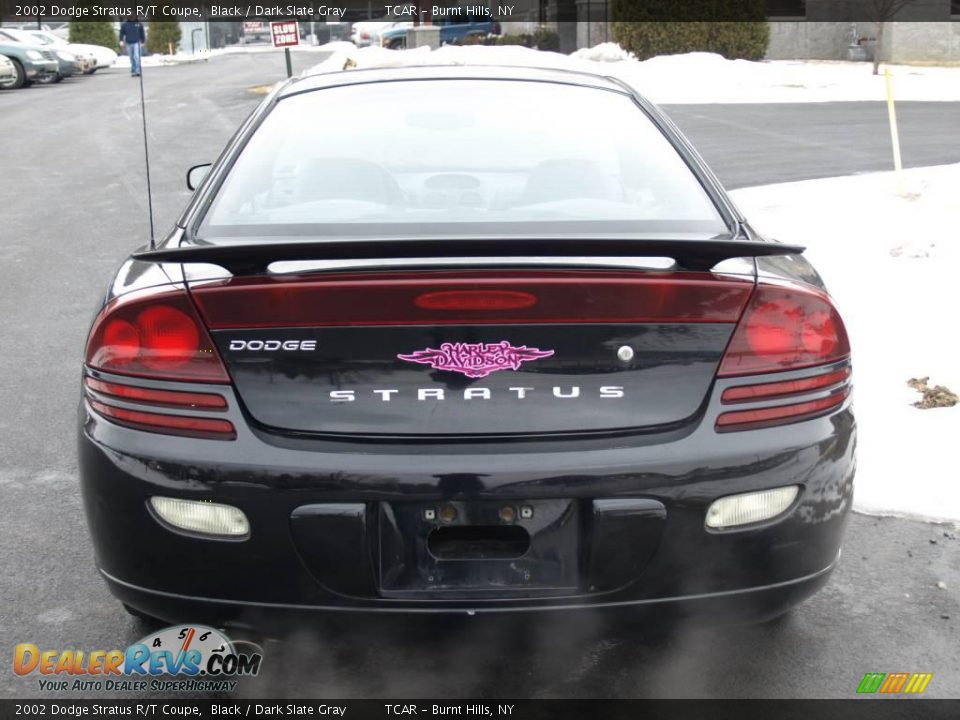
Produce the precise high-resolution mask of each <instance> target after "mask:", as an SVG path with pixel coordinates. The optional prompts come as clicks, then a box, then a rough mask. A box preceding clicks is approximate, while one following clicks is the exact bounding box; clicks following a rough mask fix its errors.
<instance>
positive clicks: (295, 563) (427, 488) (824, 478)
mask: <svg viewBox="0 0 960 720" xmlns="http://www.w3.org/2000/svg"><path fill="white" fill-rule="evenodd" d="M220 390H221V391H222V390H223V388H222V387H221V388H220ZM230 401H231V407H233V408H236V407H237V403H236V402H235V399H234V398H230ZM714 411H715V408H713V407H710V408H708V409H707V411H706V421H704V422H701V423H700V424H699V426H698V427H697V428H696V429H695V430H693V431H692V432H690V433H687V434H686V435H684V436H683V437H676V438H673V439H668V440H666V441H665V439H664V438H659V439H658V440H657V442H653V441H651V440H650V439H649V438H647V439H644V438H643V437H636V438H596V439H590V440H582V441H573V440H566V441H550V442H547V441H536V442H534V441H531V442H522V443H488V444H486V445H482V444H474V445H466V444H463V443H460V444H444V445H440V444H424V443H421V444H394V445H386V444H384V445H374V444H370V443H348V442H343V441H319V440H318V441H309V442H306V441H294V440H283V441H281V440H280V439H278V438H275V437H273V438H271V437H266V436H263V435H262V434H258V433H256V432H253V431H251V430H250V429H249V428H242V427H241V426H240V425H239V424H238V431H239V433H238V438H237V440H236V441H234V442H220V441H212V440H195V439H188V438H177V437H170V436H164V435H156V434H152V433H145V432H140V431H136V430H130V429H126V428H123V427H119V426H117V425H114V424H112V423H110V422H109V421H106V420H104V419H102V418H100V417H99V416H97V415H95V414H93V413H91V412H90V410H89V408H88V407H87V406H86V404H82V406H81V410H80V422H81V432H80V448H79V449H80V471H81V485H82V490H83V497H84V502H85V508H86V512H87V517H88V521H89V525H90V529H91V534H92V537H93V540H94V546H95V550H96V557H97V563H98V566H99V567H100V569H101V571H102V573H103V574H104V576H105V577H106V579H107V581H108V584H109V586H110V588H111V590H112V592H113V593H114V594H115V595H116V596H117V597H119V598H120V599H122V600H123V601H124V602H126V603H128V604H130V605H132V606H134V607H136V608H138V609H140V610H142V611H143V612H146V613H148V614H151V615H154V616H157V617H160V618H163V619H167V620H171V621H177V620H192V621H201V620H204V621H208V622H221V623H227V624H229V623H235V624H257V625H259V624H263V623H266V622H267V621H268V618H270V617H276V616H278V615H279V616H283V617H287V618H291V617H304V616H306V617H311V616H319V615H322V614H324V613H335V612H347V611H350V612H360V613H398V612H406V613H431V612H439V613H451V612H453V613H461V612H465V611H469V612H515V611H561V610H576V611H583V610H588V609H590V610H600V609H604V610H609V611H611V612H615V611H618V610H619V611H625V612H631V613H632V612H637V611H641V610H645V609H650V610H653V609H670V610H671V611H676V612H679V613H682V614H688V613H697V614H699V613H708V614H718V615H723V616H734V617H742V618H744V619H749V618H753V619H762V618H764V617H768V616H772V615H776V614H778V613H779V612H783V611H784V610H786V609H787V608H789V607H790V606H791V605H793V604H795V603H796V602H799V601H800V600H802V599H803V598H805V597H807V596H808V595H810V594H811V593H813V592H815V591H816V590H817V589H818V588H819V587H820V586H821V585H822V584H823V583H824V582H826V579H827V577H828V575H829V572H830V570H831V569H832V568H833V566H834V564H835V562H836V559H837V557H838V554H839V549H840V544H841V539H842V533H843V529H844V526H845V524H846V519H847V514H848V512H849V509H850V505H851V501H852V492H853V475H854V465H855V463H854V446H855V422H854V417H853V413H852V410H851V408H850V403H849V400H848V401H847V402H845V403H844V405H843V406H842V407H841V408H840V409H839V410H837V411H836V412H833V413H831V414H830V415H827V416H824V417H820V418H817V419H814V420H808V421H805V422H801V423H797V424H795V425H790V426H786V427H781V428H769V429H762V430H752V431H747V432H740V433H729V434H724V435H719V434H717V433H716V432H715V431H714V430H713V427H712V420H711V414H712V413H713V412H714ZM784 485H799V486H800V487H801V493H800V496H799V498H798V500H797V501H796V502H795V503H794V505H793V506H792V508H791V509H789V510H788V511H787V512H786V513H785V514H784V515H782V516H780V517H778V518H775V519H774V520H772V521H769V522H766V523H760V524H757V525H755V526H745V527H744V528H742V529H738V530H728V531H724V532H714V531H709V530H707V529H706V528H705V526H704V517H705V514H706V510H707V507H708V506H709V505H710V503H711V502H712V501H713V500H715V499H716V498H718V497H721V496H724V495H730V494H735V493H740V492H749V491H755V490H761V489H766V488H773V487H779V486H784ZM154 495H163V496H168V497H182V498H189V499H198V500H200V499H202V500H212V501H215V502H221V503H227V504H231V505H235V506H237V507H239V508H241V509H242V510H243V511H244V512H245V513H246V514H247V516H248V518H249V520H250V525H251V534H250V536H249V538H248V539H246V540H243V541H228V540H209V539H201V538H197V537H193V536H189V535H187V534H184V533H180V532H176V531H172V530H170V529H169V528H168V527H166V526H164V525H162V524H161V523H160V522H159V521H158V520H157V519H156V518H155V517H154V515H153V514H152V512H151V511H150V510H149V509H148V501H149V498H150V497H151V496H154ZM557 499H563V500H565V501H569V502H570V504H571V506H573V507H576V508H577V509H578V515H577V516H576V519H575V523H576V525H577V537H578V541H577V543H576V545H575V547H574V549H573V550H572V551H571V552H570V553H566V554H564V553H563V552H561V550H560V545H557V547H556V553H554V555H556V556H557V557H559V558H560V559H561V561H563V562H568V563H569V562H571V557H570V555H571V554H572V555H576V563H575V564H574V566H573V574H572V575H568V576H567V579H569V578H570V577H573V581H572V583H563V582H558V583H556V586H555V587H552V588H548V589H546V590H544V589H542V588H540V589H537V588H535V587H534V588H531V589H529V591H526V590H525V589H524V588H522V587H517V586H513V587H509V588H506V589H505V590H503V591H502V592H501V591H499V590H495V589H494V587H498V586H494V587H491V588H488V589H487V591H486V592H474V593H472V594H471V593H457V592H454V593H451V592H447V591H433V592H427V591H422V588H420V589H419V590H417V591H414V592H407V593H406V594H405V593H404V592H395V591H394V590H395V589H396V588H393V589H391V588H390V587H388V585H389V583H386V582H385V580H384V578H385V574H384V572H383V568H384V562H385V561H384V559H383V557H382V553H381V547H382V545H381V536H382V535H383V533H384V527H385V526H384V525H383V523H382V522H380V520H378V518H380V517H382V516H383V514H384V513H387V514H388V515H389V514H390V513H391V512H394V513H397V514H399V513H400V512H401V510H403V509H406V510H403V511H404V512H406V511H409V510H410V509H411V508H413V509H414V510H415V509H416V508H418V507H420V506H421V505H427V504H433V503H436V504H440V503H444V502H454V503H457V502H462V503H484V502H489V503H500V502H505V503H512V504H514V505H517V506H519V505H520V504H522V503H525V502H529V503H532V504H534V505H537V504H538V503H545V504H549V502H550V501H554V500H557ZM610 501H614V502H613V503H612V504H611V502H610ZM622 501H627V504H628V505H630V504H631V503H632V504H633V505H636V503H637V502H639V503H640V505H639V507H640V508H641V509H642V507H657V506H659V507H661V508H662V510H663V512H662V513H659V514H658V513H656V512H654V513H652V514H651V513H647V514H646V515H644V513H643V512H640V514H639V515H637V516H634V517H632V518H630V519H629V521H628V522H627V524H626V526H624V525H620V526H617V525H616V524H615V523H614V524H613V525H610V524H609V523H608V524H607V525H604V524H603V522H600V520H601V519H602V518H600V517H599V515H598V510H597V508H598V507H600V508H601V509H602V508H604V507H607V508H609V507H611V506H618V503H619V505H620V506H622V505H623V503H622ZM644 503H646V505H644ZM331 505H335V506H336V507H338V508H343V507H347V508H348V509H349V508H354V509H356V508H359V511H358V512H357V513H355V516H356V517H357V518H358V519H359V520H362V522H360V525H357V526H351V525H349V524H343V523H341V524H340V525H333V526H331V525H322V524H317V525H310V526H309V529H308V532H306V533H304V532H299V531H298V530H297V529H296V528H295V520H294V518H295V516H297V515H298V512H299V513H300V514H301V515H302V514H303V509H304V508H316V507H324V506H326V507H329V506H331ZM537 506H538V505H537ZM307 515H310V513H307ZM347 515H349V513H347ZM328 516H329V514H328ZM654 516H656V517H654ZM607 519H609V518H607ZM341 520H342V518H341ZM359 520H358V521H359ZM311 522H312V521H311ZM344 522H346V521H344ZM567 537H568V538H569V536H567ZM550 551H551V548H550V547H547V548H546V551H545V555H549V554H550ZM501 562H504V563H505V564H504V566H503V567H504V568H507V567H508V565H509V563H508V562H507V561H501ZM601 566H602V567H603V568H606V570H605V571H604V572H606V574H604V572H601V571H600V570H599V569H598V568H601ZM611 568H612V570H611ZM408 569H409V568H408ZM416 571H417V569H416V568H414V569H413V571H412V572H413V575H414V576H415V575H416ZM598 573H599V574H598ZM611 573H612V574H611ZM618 573H620V574H618ZM598 577H599V578H600V579H599V580H597V578H598ZM411 587H413V586H412V585H408V586H405V589H410V588H411Z"/></svg>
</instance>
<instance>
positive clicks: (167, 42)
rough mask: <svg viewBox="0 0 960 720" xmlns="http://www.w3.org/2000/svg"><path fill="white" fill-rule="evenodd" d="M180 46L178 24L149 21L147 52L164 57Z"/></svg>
mask: <svg viewBox="0 0 960 720" xmlns="http://www.w3.org/2000/svg"><path fill="white" fill-rule="evenodd" d="M179 46H180V23H179V22H178V21H176V20H151V21H150V22H149V24H148V25H147V50H149V51H150V52H152V53H160V54H161V55H166V54H168V53H169V52H170V49H171V48H172V49H173V52H176V51H177V48H178V47H179Z"/></svg>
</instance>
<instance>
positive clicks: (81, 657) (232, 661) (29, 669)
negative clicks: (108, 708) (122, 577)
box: [13, 625, 263, 692]
mask: <svg viewBox="0 0 960 720" xmlns="http://www.w3.org/2000/svg"><path fill="white" fill-rule="evenodd" d="M262 660H263V653H262V650H261V649H260V647H259V646H257V645H255V644H253V643H249V642H246V641H239V640H238V641H234V640H231V639H230V638H228V637H227V636H226V635H224V634H223V633H222V632H221V631H219V630H216V629H214V628H211V627H206V626H204V625H174V626H172V627H168V628H164V629H163V630H159V631H158V632H155V633H151V634H149V635H147V636H145V637H143V638H141V639H140V640H139V641H137V642H135V643H134V644H133V645H131V646H130V647H128V648H127V649H126V650H89V651H84V650H57V649H41V648H39V647H38V646H37V645H35V644H33V643H20V644H19V645H17V646H16V647H15V648H14V656H13V670H14V672H15V673H16V674H17V675H20V676H24V677H27V676H37V682H38V685H39V689H40V690H42V691H52V692H63V691H70V690H85V691H91V690H96V691H107V692H109V691H114V692H116V691H121V692H123V691H136V692H142V691H144V690H153V691H165V692H171V691H173V692H176V691H187V692H197V691H204V692H212V691H231V690H233V689H234V688H235V687H236V685H237V681H236V680H235V679H234V678H237V677H244V676H248V677H249V676H253V675H256V674H257V673H258V672H260V663H261V661H262ZM171 676H172V677H173V678H174V679H170V678H171Z"/></svg>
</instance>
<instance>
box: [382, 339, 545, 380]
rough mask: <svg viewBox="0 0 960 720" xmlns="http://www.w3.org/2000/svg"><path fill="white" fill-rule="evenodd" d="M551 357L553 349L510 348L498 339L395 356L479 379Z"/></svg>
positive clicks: (454, 344) (452, 344)
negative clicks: (496, 340) (490, 341)
mask: <svg viewBox="0 0 960 720" xmlns="http://www.w3.org/2000/svg"><path fill="white" fill-rule="evenodd" d="M551 355H553V350H541V349H540V348H531V347H527V346H526V345H521V346H520V347H514V346H513V345H511V344H510V343H509V342H507V341H506V340H501V341H500V342H496V343H442V344H441V345H440V348H439V349H435V348H430V347H428V348H425V349H423V350H415V351H414V352H412V353H410V354H409V355H402V354H401V355H397V357H398V358H400V359H401V360H406V361H407V362H415V363H420V364H422V365H429V366H430V367H432V368H434V369H435V370H449V371H450V372H458V373H461V374H462V375H466V376H467V377H472V378H482V377H486V376H487V375H489V374H490V373H495V372H498V371H499V370H519V369H520V365H522V364H523V363H525V362H530V361H531V360H539V359H541V358H545V357H550V356H551Z"/></svg>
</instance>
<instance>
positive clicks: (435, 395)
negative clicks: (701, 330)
mask: <svg viewBox="0 0 960 720" xmlns="http://www.w3.org/2000/svg"><path fill="white" fill-rule="evenodd" d="M406 392H413V393H414V394H415V395H416V398H417V401H418V402H421V401H429V400H447V399H449V398H452V397H455V398H457V399H463V400H492V399H493V398H494V391H493V390H492V389H491V388H486V387H475V388H467V389H466V390H463V391H452V392H447V390H445V389H444V388H416V389H415V390H412V391H406ZM503 392H507V393H509V394H510V395H511V396H512V398H514V399H517V400H527V399H529V398H530V397H531V396H535V395H536V388H532V387H511V388H507V390H506V391H500V390H498V391H497V393H503ZM550 392H551V394H550V397H554V398H557V399H559V400H570V399H576V398H579V397H581V392H580V386H579V385H567V386H561V385H554V386H553V388H552V389H551V391H550ZM368 394H369V395H374V396H376V398H379V400H380V401H382V402H392V401H393V400H394V399H395V396H396V397H403V396H404V395H405V394H406V393H405V392H404V391H401V390H400V389H399V388H377V389H375V390H370V391H368ZM597 394H598V395H599V397H600V398H601V399H604V400H615V399H619V398H623V397H624V395H625V394H626V393H625V392H624V389H623V386H621V385H603V386H601V387H600V388H599V390H598V391H597ZM541 396H542V397H545V395H544V394H543V393H541ZM361 397H363V395H362V394H361V392H360V391H358V390H331V391H330V402H335V403H344V402H355V401H356V400H357V399H359V398H361Z"/></svg>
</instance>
